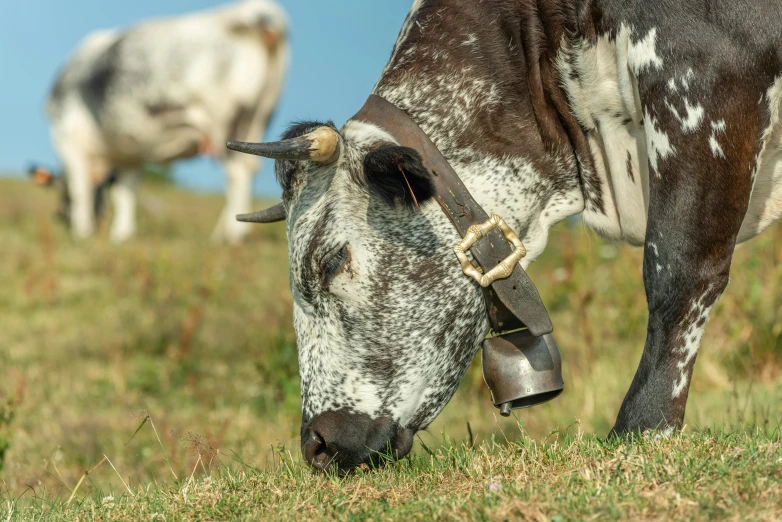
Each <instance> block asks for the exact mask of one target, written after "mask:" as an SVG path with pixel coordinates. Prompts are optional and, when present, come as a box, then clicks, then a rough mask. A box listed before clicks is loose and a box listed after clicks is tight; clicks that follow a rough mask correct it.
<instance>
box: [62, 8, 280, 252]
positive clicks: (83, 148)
mask: <svg viewBox="0 0 782 522" xmlns="http://www.w3.org/2000/svg"><path fill="white" fill-rule="evenodd" d="M286 27H287V20H286V15H285V13H284V12H283V11H282V9H281V8H280V7H279V6H278V5H277V4H276V3H274V2H273V1H272V0H242V1H239V2H236V3H233V4H228V5H225V6H221V7H218V8H214V9H210V10H207V11H202V12H196V13H191V14H188V15H184V16H177V17H171V18H162V19H156V20H150V21H146V22H143V23H140V24H138V25H135V26H133V27H131V28H130V29H127V30H125V31H116V30H103V31H96V32H93V33H91V34H90V35H88V36H87V37H86V38H85V39H84V40H83V41H82V42H81V44H80V45H79V47H78V49H77V50H76V52H75V53H74V55H73V56H72V57H71V58H70V60H69V61H68V63H67V64H66V65H65V67H64V68H63V70H62V71H61V72H60V74H59V76H58V78H57V81H56V83H55V85H54V87H53V89H52V92H51V94H50V97H49V100H48V105H47V112H48V116H49V119H50V121H51V131H52V140H53V142H54V146H55V149H56V151H57V153H58V155H59V157H60V159H61V161H62V163H63V167H64V173H65V177H64V180H63V181H64V183H60V184H59V185H60V186H61V188H62V204H63V207H62V209H61V214H63V215H64V216H65V217H66V218H67V220H68V221H69V223H70V225H71V228H72V230H73V233H74V235H76V236H77V237H85V236H89V235H91V234H92V233H93V231H94V229H95V217H96V216H95V213H96V208H98V207H99V205H97V204H96V198H100V197H101V195H100V194H102V192H100V194H99V193H98V192H99V191H100V189H101V187H103V188H105V187H104V185H105V183H104V181H105V180H106V179H107V177H108V176H110V175H115V176H116V181H115V182H114V183H112V184H111V185H112V186H111V188H110V192H111V199H112V202H113V204H114V222H113V224H112V227H111V238H112V240H114V241H122V240H125V239H127V238H129V237H131V236H132V235H133V234H134V233H135V195H134V186H135V184H136V180H137V177H138V172H139V169H140V168H141V167H143V165H144V164H145V163H158V164H168V163H171V162H173V161H176V160H178V159H183V158H188V157H192V156H195V155H197V154H208V155H211V156H214V157H215V158H216V159H217V160H218V161H219V162H220V163H221V164H222V166H223V170H224V172H225V176H226V178H227V189H226V205H225V209H224V210H223V212H222V214H221V216H220V219H219V221H218V223H217V226H216V227H215V230H214V238H215V239H216V240H221V241H222V240H226V241H229V242H236V241H238V240H240V239H241V237H242V236H243V235H244V234H245V233H246V232H247V225H246V224H243V223H237V222H236V221H235V220H234V219H233V216H234V214H236V213H237V212H244V211H246V210H247V209H248V207H249V206H250V203H251V199H252V178H253V175H254V174H255V172H256V171H257V170H258V161H257V158H252V157H251V156H246V155H241V154H236V153H233V152H230V151H225V150H224V149H223V147H216V144H221V143H223V142H224V141H225V140H226V139H227V138H229V137H237V136H239V137H243V139H258V138H260V137H261V136H262V135H263V132H264V130H265V127H266V123H267V120H268V119H269V116H270V114H271V113H272V110H273V109H274V106H275V105H276V103H277V99H278V97H279V93H280V89H281V86H282V82H283V79H284V76H285V71H286V69H287V60H288V44H287V36H286V31H287V29H286ZM110 173H114V174H110Z"/></svg>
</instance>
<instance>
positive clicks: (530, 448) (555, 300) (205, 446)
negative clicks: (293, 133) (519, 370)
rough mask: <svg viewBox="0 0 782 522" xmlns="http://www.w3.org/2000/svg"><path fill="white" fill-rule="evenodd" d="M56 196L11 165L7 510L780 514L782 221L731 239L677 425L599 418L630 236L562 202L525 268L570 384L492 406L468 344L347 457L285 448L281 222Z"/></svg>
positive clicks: (153, 199)
mask: <svg viewBox="0 0 782 522" xmlns="http://www.w3.org/2000/svg"><path fill="white" fill-rule="evenodd" d="M54 198H55V196H54V194H53V193H51V192H48V191H44V190H42V189H39V188H37V187H33V186H32V185H30V184H28V183H27V182H25V181H22V180H17V181H11V180H0V289H1V291H0V369H2V372H1V373H0V522H5V521H6V520H8V521H10V520H30V519H33V518H35V519H65V520H88V519H92V518H97V519H108V520H155V519H159V520H163V519H165V520H177V519H181V518H199V519H203V520H210V519H214V520H222V519H232V518H239V519H245V518H246V519H274V518H280V519H291V520H294V519H299V518H302V517H304V516H306V517H308V518H315V519H319V518H325V519H329V518H355V519H367V518H368V519H373V520H378V519H394V518H400V519H410V518H416V517H417V518H419V519H424V520H425V519H432V518H445V519H457V520H458V519H463V520H472V519H492V520H494V519H504V518H526V519H530V520H569V519H575V520H582V519H587V518H590V517H596V518H628V517H634V518H640V519H671V518H679V519H683V520H689V519H713V518H724V519H737V520H739V519H742V520H743V519H762V520H778V519H782V475H781V474H782V449H780V425H781V424H780V423H782V385H781V384H780V378H779V372H780V369H782V317H781V316H782V292H778V291H777V282H778V281H780V280H782V241H780V240H782V228H780V227H775V228H773V229H772V230H770V231H768V232H766V233H765V234H764V235H763V236H761V237H760V238H758V239H756V240H755V241H754V242H753V243H751V244H749V245H744V246H741V247H740V248H739V249H738V250H737V252H736V256H735V261H734V270H733V274H732V282H731V285H730V286H729V288H728V290H727V292H726V295H725V296H724V297H723V299H722V300H721V301H720V303H719V304H718V305H717V307H716V308H715V311H714V313H713V314H712V322H711V323H710V325H709V328H708V329H707V332H706V335H705V336H704V341H703V347H702V349H701V352H700V354H699V355H698V364H697V365H696V369H695V375H694V378H693V385H692V388H691V391H690V403H689V406H688V410H687V417H686V424H687V428H686V429H685V431H684V434H683V435H677V436H675V437H673V438H671V439H668V440H661V441H655V440H652V439H644V440H641V441H636V442H634V443H603V442H602V438H603V437H604V436H605V435H606V433H607V431H608V429H610V427H611V425H612V422H613V420H614V417H615V416H616V412H617V411H618V408H619V405H620V403H621V400H622V397H623V395H624V392H625V391H626V390H627V387H628V386H629V384H630V381H631V379H632V376H633V373H634V371H635V367H636V365H637V361H638V359H639V357H640V353H641V348H642V346H643V340H644V335H645V321H646V307H645V299H644V293H643V286H642V283H641V252H640V250H637V249H629V248H626V247H616V246H614V245H611V244H607V243H605V242H604V241H602V240H599V239H597V238H596V237H595V236H594V235H592V234H591V233H589V232H588V231H586V230H584V229H583V228H582V227H581V226H580V225H575V226H567V225H564V224H563V225H560V226H558V227H557V228H556V229H555V230H554V231H553V232H552V235H551V238H550V241H549V248H548V250H547V252H546V254H545V255H544V256H543V258H542V259H541V260H540V261H538V262H537V263H535V264H534V265H533V267H532V268H531V269H530V274H531V276H532V278H533V280H534V281H535V282H536V283H537V284H538V287H539V290H540V292H541V295H542V296H543V298H544V300H545V302H546V304H547V305H548V307H549V310H550V312H551V315H552V319H553V321H554V324H555V328H556V330H555V336H556V338H557V341H558V343H559V346H560V349H561V351H562V356H563V365H564V377H565V383H566V388H565V393H564V394H563V395H562V396H561V397H560V398H558V399H557V400H555V401H552V402H550V403H548V404H545V405H542V406H539V407H536V408H533V409H530V410H522V411H520V412H515V415H514V417H512V418H510V419H503V418H501V417H500V416H499V415H497V414H496V410H495V409H494V408H493V406H492V405H491V402H490V398H489V393H488V390H486V389H485V386H484V385H483V382H482V378H481V375H480V364H479V361H476V362H475V363H474V365H473V367H472V368H471V369H470V371H469V373H468V374H467V376H466V377H465V379H464V381H463V382H462V385H461V387H460V389H459V391H458V392H457V394H456V396H455V397H454V399H453V400H452V401H451V403H450V404H449V405H448V407H447V408H446V409H445V411H444V412H443V413H442V414H441V416H440V417H439V418H438V420H437V421H436V422H435V423H434V424H433V425H432V426H431V427H430V428H429V430H427V431H426V432H424V433H421V434H420V437H419V438H418V443H417V444H416V448H415V449H414V452H413V456H412V457H411V458H409V459H406V460H404V461H403V462H400V463H397V464H395V465H392V466H390V467H388V468H386V469H384V470H382V471H380V472H375V471H372V470H365V471H361V472H358V473H355V474H353V475H351V476H349V477H347V478H336V477H324V476H319V475H314V474H312V473H310V472H309V471H308V470H307V469H306V468H305V467H304V466H302V464H301V462H300V458H299V456H298V446H299V440H298V428H299V426H298V423H299V419H300V411H299V406H300V405H299V389H298V377H297V368H296V348H295V337H294V333H293V329H292V321H291V307H292V305H291V297H290V292H289V290H288V287H287V285H288V282H287V281H288V275H287V256H286V248H285V233H284V227H283V226H282V225H273V226H258V227H256V228H255V229H254V231H253V235H252V237H251V238H250V240H249V241H248V242H247V244H246V245H244V246H242V247H236V248H229V247H215V246H213V245H212V244H210V242H209V233H210V231H211V227H212V226H213V224H214V221H215V220H216V217H217V214H218V211H219V209H220V206H221V198H220V197H219V196H204V195H195V194H187V193H183V192H179V191H176V190H174V189H173V188H171V187H168V186H164V185H150V186H143V187H142V188H141V195H140V198H141V200H142V208H141V211H140V214H141V216H140V217H141V219H140V226H139V238H138V239H136V240H134V241H131V242H129V243H127V244H123V245H120V246H116V245H112V244H110V243H109V241H108V237H107V236H108V234H107V230H106V228H107V227H106V225H107V223H103V225H102V228H101V230H100V233H99V236H98V237H97V238H95V239H94V240H90V241H87V242H84V243H76V242H74V241H72V240H71V239H70V237H69V236H68V234H67V233H66V231H65V230H64V229H62V227H61V226H60V225H59V224H58V223H56V222H54V221H53V219H52V217H51V214H52V212H53V210H54V207H55V201H54ZM139 427H140V429H139ZM137 429H138V431H137ZM86 470H91V471H90V473H89V474H88V475H86V476H85V471H86ZM69 499H70V503H68V501H69Z"/></svg>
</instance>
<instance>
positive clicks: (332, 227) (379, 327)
mask: <svg viewBox="0 0 782 522" xmlns="http://www.w3.org/2000/svg"><path fill="white" fill-rule="evenodd" d="M284 140H287V141H283V142H279V143H277V144H259V145H248V146H246V147H242V145H247V144H236V143H232V144H229V146H230V147H232V148H237V149H238V150H244V151H246V152H251V153H255V154H262V155H267V156H271V157H276V158H277V159H278V161H277V163H276V172H277V177H278V179H279V182H280V184H281V185H282V187H283V200H284V201H283V204H284V209H285V214H284V215H283V214H282V213H281V210H282V208H279V209H278V212H277V213H276V216H273V215H272V214H275V212H274V211H266V212H265V214H264V216H265V217H264V219H261V221H264V220H267V221H268V220H269V218H274V217H277V218H284V217H285V216H287V227H288V244H289V247H288V250H289V256H290V283H291V289H292V292H293V300H294V326H295V329H296V335H297V343H298V355H299V368H300V376H301V389H302V405H303V406H302V407H303V412H302V426H301V435H302V451H303V453H304V456H305V457H306V459H307V460H308V461H309V462H310V463H311V464H312V465H313V466H315V467H318V468H325V467H328V466H329V465H330V464H332V463H335V464H336V465H338V466H339V467H340V468H343V469H344V468H350V467H354V466H357V465H359V464H361V463H363V462H369V461H376V460H377V457H378V456H379V454H389V453H391V454H392V455H394V456H397V457H398V456H403V455H405V454H407V453H408V452H409V451H410V448H411V447H412V443H413V435H414V434H415V432H416V431H417V430H420V429H422V428H424V427H426V426H427V425H428V424H429V423H430V422H431V421H432V420H433V419H434V418H435V417H436V416H437V414H438V413H439V412H440V411H441V410H442V408H443V407H444V406H445V405H446V403H447V402H448V400H449V399H450V398H451V396H452V395H453V393H454V391H455V390H456V388H457V386H458V384H459V381H460V380H461V378H462V375H463V374H464V372H465V370H466V369H467V367H468V366H469V363H470V361H471V360H472V358H473V357H474V355H475V353H476V351H477V348H478V345H479V343H480V341H481V339H482V338H483V337H484V335H485V333H486V332H487V330H488V322H487V320H486V315H485V314H486V312H485V305H484V302H483V297H482V295H481V291H480V289H479V288H478V286H477V285H476V284H475V283H474V282H473V281H472V280H471V279H469V278H467V277H465V276H464V275H463V274H462V272H461V270H460V268H459V264H458V262H457V260H456V257H455V256H454V253H453V250H452V247H453V245H454V244H455V243H456V242H457V241H458V240H459V239H460V237H459V236H458V234H457V232H456V231H455V229H454V228H453V226H452V225H451V224H450V222H449V221H448V219H447V217H446V216H445V214H444V213H443V212H442V210H441V209H440V207H439V205H438V204H437V203H436V202H435V201H433V187H432V182H431V179H430V176H431V174H430V173H429V172H428V171H427V170H426V169H425V168H424V167H423V165H422V163H421V158H420V156H419V155H418V153H417V152H416V151H415V150H413V149H409V148H405V147H401V146H398V145H396V143H395V142H394V140H393V138H391V136H389V135H388V134H387V133H385V132H384V131H382V130H381V129H379V128H377V127H375V126H372V125H369V124H366V123H362V122H358V121H349V122H348V123H347V124H346V125H345V127H344V128H343V129H342V130H341V131H340V132H339V133H338V132H337V131H336V130H335V129H334V127H333V125H332V124H330V123H328V124H321V123H314V122H308V123H300V124H297V125H295V126H293V127H292V128H291V129H290V130H289V131H288V132H287V133H286V134H285V135H284ZM326 142H330V143H331V148H329V147H326V148H327V150H326V151H325V153H324V152H313V151H314V150H315V149H317V148H318V146H320V147H321V148H322V147H323V145H324V143H326ZM286 144H287V145H286ZM294 156H295V157H294ZM285 158H288V159H285ZM290 158H293V159H290ZM302 158H307V159H302ZM259 214H261V213H259ZM389 450H390V451H389Z"/></svg>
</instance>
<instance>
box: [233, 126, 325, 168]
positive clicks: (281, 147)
mask: <svg viewBox="0 0 782 522" xmlns="http://www.w3.org/2000/svg"><path fill="white" fill-rule="evenodd" d="M226 145H227V146H228V148H229V149H231V150H235V151H237V152H245V153H247V154H254V155H256V156H264V157H266V158H274V159H282V160H292V161H301V160H310V161H312V162H314V163H318V164H320V165H330V164H332V163H334V162H335V161H337V158H339V134H338V133H337V131H335V130H334V129H332V128H331V127H327V126H325V125H324V126H322V127H318V128H317V129H315V130H314V131H312V132H310V133H307V134H305V135H303V136H299V137H296V138H290V139H287V140H282V141H273V142H270V143H247V142H244V141H229V142H228V143H227V144H226Z"/></svg>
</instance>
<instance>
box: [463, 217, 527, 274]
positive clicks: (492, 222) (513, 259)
mask: <svg viewBox="0 0 782 522" xmlns="http://www.w3.org/2000/svg"><path fill="white" fill-rule="evenodd" d="M495 227H498V228H499V229H500V230H501V231H502V233H503V235H504V236H505V239H507V240H508V242H510V243H511V244H512V245H513V247H514V248H515V250H514V251H513V252H511V254H510V255H509V256H508V257H506V258H505V259H503V260H502V261H501V262H500V263H499V264H498V265H497V266H495V267H494V268H492V269H491V270H489V271H488V272H487V273H485V274H482V273H481V271H480V270H479V269H477V268H475V267H474V266H472V263H470V260H469V258H468V257H467V254H466V252H467V250H469V249H470V248H472V246H473V245H474V244H475V243H476V242H477V241H478V239H480V238H481V237H483V236H485V235H486V234H488V233H489V232H491V231H492V230H494V228H495ZM453 251H454V253H455V254H456V257H458V258H459V263H461V265H462V272H464V274H465V275H468V276H470V277H472V278H473V279H475V280H476V281H478V284H479V285H481V286H482V287H483V288H486V287H487V286H489V285H490V284H492V283H493V282H494V281H496V280H497V279H505V278H506V277H509V276H510V275H511V274H512V273H513V269H514V268H515V267H516V264H517V263H518V262H519V261H521V259H522V258H523V257H524V256H526V255H527V249H526V248H524V245H523V244H522V242H521V240H520V239H519V236H517V235H516V233H515V232H514V231H513V230H511V228H510V227H509V226H508V224H507V223H505V220H504V219H502V218H501V217H500V216H498V215H497V214H492V216H491V217H490V218H489V219H488V220H487V221H486V222H485V223H482V224H480V225H471V226H470V228H468V229H467V233H466V234H465V235H464V238H463V239H462V240H461V241H459V242H458V243H456V245H455V246H454V247H453Z"/></svg>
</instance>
